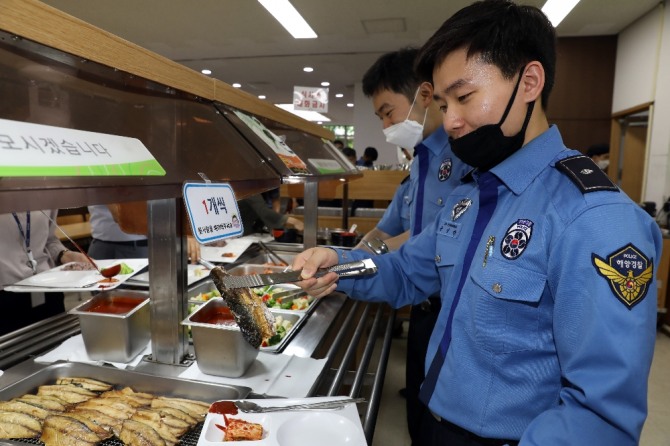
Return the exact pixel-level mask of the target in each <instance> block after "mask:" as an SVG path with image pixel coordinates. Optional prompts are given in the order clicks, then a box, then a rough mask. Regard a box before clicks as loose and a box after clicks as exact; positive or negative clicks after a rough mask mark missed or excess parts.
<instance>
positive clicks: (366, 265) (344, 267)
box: [221, 259, 377, 289]
mask: <svg viewBox="0 0 670 446" xmlns="http://www.w3.org/2000/svg"><path fill="white" fill-rule="evenodd" d="M301 272H302V271H285V272H281V273H273V274H249V275H244V276H224V277H222V278H221V280H222V282H223V285H224V286H225V287H226V288H231V289H232V288H256V287H259V286H264V285H274V284H278V283H291V282H299V281H301V280H302V278H301V277H300V273H301ZM330 272H334V273H337V275H338V276H340V277H354V276H365V275H368V274H374V273H376V272H377V266H376V265H375V264H374V262H373V261H372V259H365V260H360V261H356V262H349V263H340V264H339V265H335V266H331V267H330V268H324V269H321V270H319V271H317V272H316V274H314V277H321V276H324V275H326V274H328V273H330Z"/></svg>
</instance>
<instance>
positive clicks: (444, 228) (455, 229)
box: [437, 221, 461, 238]
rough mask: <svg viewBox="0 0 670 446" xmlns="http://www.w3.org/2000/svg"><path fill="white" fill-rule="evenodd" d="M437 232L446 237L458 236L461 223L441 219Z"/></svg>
mask: <svg viewBox="0 0 670 446" xmlns="http://www.w3.org/2000/svg"><path fill="white" fill-rule="evenodd" d="M437 233H438V234H439V235H445V236H447V237H452V238H458V235H459V234H460V233H461V224H460V223H457V222H455V221H443V222H442V224H441V225H440V226H439V227H438V229H437Z"/></svg>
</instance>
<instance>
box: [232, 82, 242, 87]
mask: <svg viewBox="0 0 670 446" xmlns="http://www.w3.org/2000/svg"><path fill="white" fill-rule="evenodd" d="M233 87H234V88H241V87H242V84H240V83H238V82H235V83H234V84H233Z"/></svg>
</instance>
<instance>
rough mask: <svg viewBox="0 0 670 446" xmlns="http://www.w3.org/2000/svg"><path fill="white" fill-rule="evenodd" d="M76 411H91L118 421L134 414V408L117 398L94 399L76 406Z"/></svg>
mask: <svg viewBox="0 0 670 446" xmlns="http://www.w3.org/2000/svg"><path fill="white" fill-rule="evenodd" d="M77 408H78V409H93V410H97V411H100V412H102V413H104V414H105V415H109V416H110V417H113V418H117V419H119V420H126V419H128V418H130V417H131V416H132V415H133V414H134V413H135V408H134V407H132V406H131V405H130V404H128V403H125V402H123V401H121V400H120V399H119V398H94V399H91V400H88V401H85V402H83V403H81V404H79V405H78V406H77Z"/></svg>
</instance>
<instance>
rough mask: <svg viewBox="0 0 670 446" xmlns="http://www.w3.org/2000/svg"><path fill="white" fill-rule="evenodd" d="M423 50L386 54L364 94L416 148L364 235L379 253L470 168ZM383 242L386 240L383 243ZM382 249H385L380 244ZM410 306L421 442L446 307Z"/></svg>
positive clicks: (413, 399)
mask: <svg viewBox="0 0 670 446" xmlns="http://www.w3.org/2000/svg"><path fill="white" fill-rule="evenodd" d="M417 54H418V50H417V49H415V48H405V49H401V50H398V51H393V52H390V53H386V54H384V55H382V56H381V57H380V58H379V59H377V61H375V63H374V64H373V65H372V66H371V67H370V68H369V69H368V70H367V71H366V73H365V75H364V76H363V93H364V94H365V95H366V96H367V97H369V98H371V99H372V105H373V107H374V112H375V114H376V115H377V116H378V117H379V119H380V120H381V122H382V127H383V129H384V134H385V135H386V140H387V141H388V142H389V143H391V144H395V145H397V146H400V147H404V148H409V149H411V150H412V149H413V150H415V151H416V159H415V160H414V162H413V163H412V166H411V168H410V175H409V181H407V182H404V184H403V185H401V186H400V189H402V190H399V192H398V193H396V194H395V195H394V197H393V200H392V202H391V205H390V206H389V208H388V209H387V211H386V213H385V214H384V217H383V218H382V219H381V220H380V221H379V223H378V224H377V226H376V227H375V228H373V229H372V230H371V231H369V232H368V233H367V234H365V236H364V237H363V242H362V243H363V245H359V247H363V246H366V245H367V244H366V243H365V242H368V243H371V244H374V243H378V244H377V245H367V246H370V247H371V248H372V249H373V251H375V253H383V252H385V251H387V250H391V251H393V250H396V249H398V247H400V245H401V244H402V243H403V242H404V241H405V240H407V238H408V237H409V236H410V235H414V234H418V233H420V232H421V231H422V230H423V228H425V227H426V226H428V225H429V224H431V223H432V222H433V220H435V217H436V216H437V214H438V213H439V212H440V210H441V209H442V206H443V204H444V200H445V199H446V197H447V196H448V195H449V194H450V193H451V191H452V190H453V189H454V187H456V186H457V185H458V184H459V183H460V179H461V177H463V176H464V175H465V174H466V173H467V172H468V171H469V169H470V167H469V166H466V165H465V164H464V163H462V162H461V161H460V160H458V159H456V157H455V156H454V154H453V153H452V151H451V147H450V145H449V140H448V136H447V134H446V132H445V131H444V129H443V128H442V115H441V113H440V110H439V108H438V107H437V105H436V104H435V102H434V101H433V86H432V84H431V82H430V80H431V74H430V73H429V74H427V75H426V76H424V77H419V76H417V74H416V73H415V71H414V62H415V59H416V56H417ZM380 242H381V243H380ZM378 248H381V249H378ZM419 303H420V304H421V305H415V306H413V307H412V308H411V311H410V320H409V328H408V333H407V361H406V388H405V397H406V398H407V403H406V406H407V427H408V430H409V434H410V437H411V438H412V440H413V442H415V439H416V436H417V433H418V430H419V427H420V426H419V424H420V421H421V414H422V412H424V411H425V407H426V406H425V405H424V404H422V403H421V402H420V401H419V389H420V387H421V383H422V382H423V379H424V377H425V370H424V363H425V360H426V350H427V348H428V341H429V340H430V335H431V333H432V330H433V326H434V325H435V321H436V320H437V316H438V314H439V311H440V298H439V295H435V296H432V297H431V298H429V299H424V301H423V302H419Z"/></svg>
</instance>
